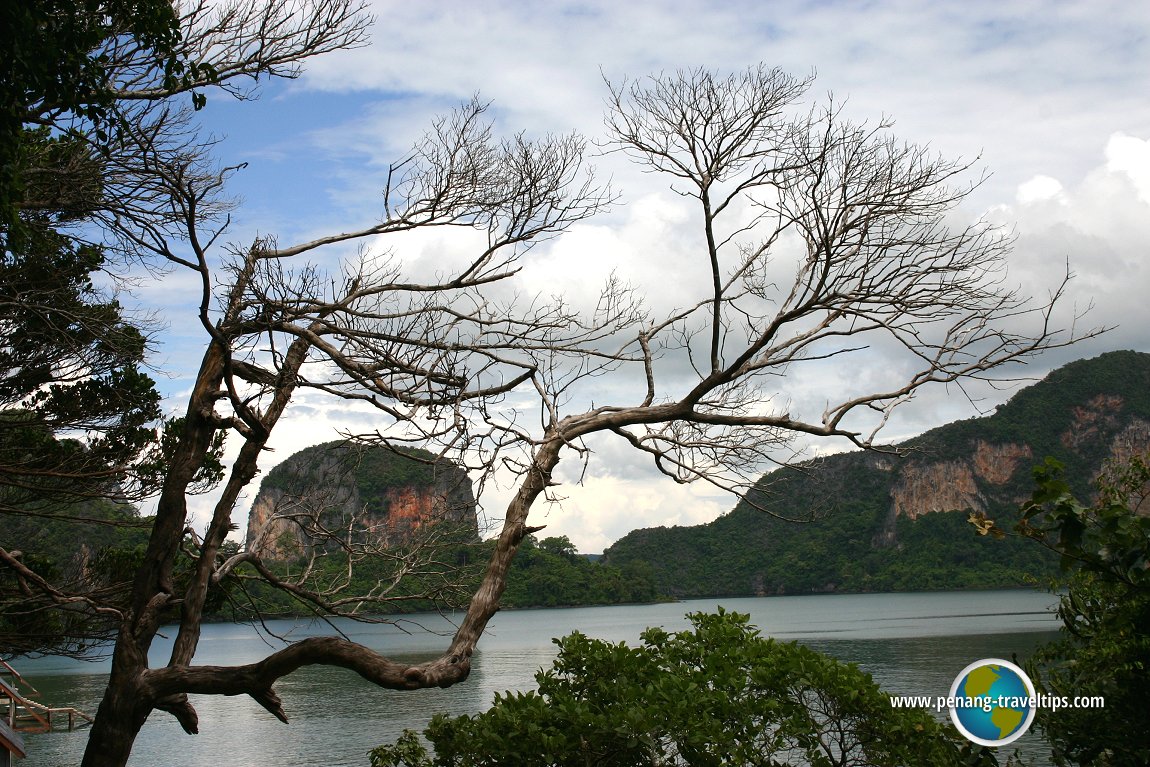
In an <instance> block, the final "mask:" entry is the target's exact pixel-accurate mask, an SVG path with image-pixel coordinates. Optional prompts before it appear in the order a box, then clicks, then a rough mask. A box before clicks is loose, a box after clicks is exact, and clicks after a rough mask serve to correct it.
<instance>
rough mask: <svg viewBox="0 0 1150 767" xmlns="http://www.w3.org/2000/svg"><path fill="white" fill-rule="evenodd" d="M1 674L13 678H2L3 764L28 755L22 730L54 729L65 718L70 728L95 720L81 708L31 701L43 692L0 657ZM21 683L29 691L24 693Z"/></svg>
mask: <svg viewBox="0 0 1150 767" xmlns="http://www.w3.org/2000/svg"><path fill="white" fill-rule="evenodd" d="M0 675H7V676H9V677H10V678H11V682H8V681H5V680H4V679H3V678H0V767H10V765H11V764H12V757H13V756H16V757H17V758H20V759H23V758H24V755H25V754H24V738H23V737H22V736H21V734H20V733H23V732H33V733H35V732H50V731H51V730H52V729H53V728H59V727H63V722H64V720H65V719H66V720H67V722H68V729H69V730H73V729H75V728H77V727H83V726H85V725H89V724H91V723H92V721H93V720H92V717H90V716H88V715H87V714H85V713H84V712H83V711H80V710H79V709H75V708H72V707H70V706H64V707H52V706H45V705H44V704H43V703H39V702H37V701H34V700H29V699H28V698H29V697H36V696H39V695H40V693H39V692H38V691H37V690H36V688H35V687H33V686H32V685H30V684H29V683H28V680H26V679H25V678H24V677H22V676H20V672H18V671H17V670H16V669H14V668H12V667H11V666H9V665H8V663H7V662H5V661H3V660H0ZM17 685H20V686H22V687H23V688H24V689H26V690H27V692H26V693H23V694H21V692H20V690H19V688H18V687H17Z"/></svg>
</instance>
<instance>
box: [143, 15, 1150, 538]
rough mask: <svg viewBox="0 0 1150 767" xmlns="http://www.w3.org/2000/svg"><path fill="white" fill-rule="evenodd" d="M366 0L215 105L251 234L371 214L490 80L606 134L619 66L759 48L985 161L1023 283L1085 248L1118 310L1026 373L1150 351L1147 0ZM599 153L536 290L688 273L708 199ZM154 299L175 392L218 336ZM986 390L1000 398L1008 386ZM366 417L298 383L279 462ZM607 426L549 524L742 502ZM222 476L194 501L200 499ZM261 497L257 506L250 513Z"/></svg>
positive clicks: (359, 221) (901, 432)
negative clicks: (406, 158)
mask: <svg viewBox="0 0 1150 767" xmlns="http://www.w3.org/2000/svg"><path fill="white" fill-rule="evenodd" d="M372 7H373V12H374V14H375V16H376V23H375V25H374V27H373V30H372V42H371V45H370V46H368V47H365V48H362V49H359V50H355V51H348V52H341V53H338V54H334V55H330V56H327V57H323V58H319V59H315V60H313V61H311V62H309V63H308V65H307V69H306V72H305V73H304V75H303V76H302V77H301V78H300V79H299V80H297V81H293V82H279V83H271V84H268V85H265V86H264V87H263V88H262V90H261V98H260V99H259V100H258V101H255V102H244V103H241V102H233V101H230V100H229V99H228V97H227V96H224V95H222V94H211V95H209V102H208V107H207V109H206V110H205V111H204V112H203V113H202V119H203V122H204V125H205V127H206V128H207V129H208V130H210V131H211V132H213V133H215V134H217V135H219V136H220V137H221V142H220V144H219V146H218V152H219V156H220V159H221V161H223V162H225V163H227V164H232V163H238V162H246V163H248V166H247V168H246V169H245V170H243V171H242V172H241V173H240V174H238V175H237V177H236V178H235V179H234V182H233V186H232V191H233V193H235V194H236V195H237V196H238V197H239V198H241V200H242V205H241V206H240V207H239V208H238V209H237V211H236V213H235V216H234V224H233V226H232V229H231V239H232V240H233V241H236V242H239V243H243V242H245V241H246V240H249V239H250V238H251V237H252V236H253V235H254V234H256V233H259V234H274V235H275V236H276V237H277V238H278V239H279V241H280V242H281V243H284V244H286V243H289V242H292V241H297V240H303V239H310V238H311V237H312V236H314V235H317V234H323V233H330V232H333V231H343V230H347V229H353V228H360V227H363V226H365V225H368V224H370V223H371V222H372V221H373V220H374V218H375V217H377V216H378V215H379V202H380V189H381V187H382V183H383V178H384V174H385V172H386V168H387V165H388V163H389V162H391V161H393V160H395V159H397V158H399V157H401V156H402V154H403V153H404V151H405V149H406V148H407V147H409V146H410V145H411V144H412V142H413V141H414V140H415V139H416V138H418V136H419V135H420V134H421V133H422V132H423V131H424V130H425V129H426V128H427V126H428V125H429V124H430V121H431V120H432V119H433V118H434V116H435V115H437V114H442V113H444V112H446V111H448V110H449V109H451V108H452V107H454V106H456V105H458V104H459V103H461V102H463V101H465V100H467V99H469V98H470V97H472V96H473V95H475V94H476V93H478V94H479V95H480V96H481V97H482V98H484V99H490V100H491V101H492V103H493V111H492V114H493V115H494V118H495V121H496V125H497V127H498V129H499V130H500V131H503V132H505V133H507V134H510V133H513V132H516V131H520V130H522V131H525V132H526V133H527V134H529V135H542V134H545V133H565V132H569V131H572V130H574V131H578V132H580V133H582V134H584V135H585V136H587V137H588V138H590V139H594V138H597V137H601V136H602V135H603V128H602V117H603V111H604V97H605V95H606V89H605V87H604V84H603V78H604V77H606V78H608V79H610V80H612V81H616V82H617V81H619V80H621V79H622V78H624V77H629V78H636V77H642V76H644V75H648V74H655V73H658V72H661V71H673V70H675V69H679V68H690V67H697V66H703V67H708V68H714V69H718V70H722V71H734V70H738V69H742V68H745V67H747V66H750V65H754V64H757V63H759V62H764V63H766V64H767V65H769V66H779V67H781V68H783V69H786V70H788V71H790V72H792V73H795V74H807V73H810V72H816V73H817V75H818V78H817V81H816V83H815V85H814V87H813V88H812V90H811V92H810V99H811V100H812V101H814V100H818V99H820V98H823V97H825V95H826V94H828V93H833V94H834V95H835V98H836V99H838V100H842V99H845V100H846V102H847V106H846V111H847V114H848V115H849V116H850V117H852V118H854V119H856V120H869V121H872V122H873V121H875V120H878V119H880V118H881V117H883V116H890V117H892V118H894V120H895V122H896V124H895V129H894V130H895V133H896V134H897V135H899V136H900V137H901V138H904V139H906V140H908V141H913V142H916V143H921V144H928V145H929V146H930V147H931V148H932V149H934V150H936V151H937V152H939V153H941V154H942V155H944V156H947V157H951V158H954V157H962V158H967V159H975V158H978V160H977V163H976V165H977V167H979V168H985V169H986V170H987V171H989V172H990V173H991V174H992V175H991V176H990V178H989V179H988V180H987V181H986V182H985V183H984V184H983V185H982V186H981V187H980V188H979V189H977V190H976V191H975V192H974V193H973V194H972V195H971V196H970V198H969V199H968V201H967V206H966V207H965V208H964V209H963V215H968V216H969V217H970V218H971V219H974V218H977V217H979V216H982V215H986V216H989V217H990V218H992V219H993V220H995V221H999V222H1002V223H1005V224H1008V225H1010V226H1013V227H1014V228H1015V229H1016V231H1017V233H1018V241H1017V244H1016V247H1015V250H1014V254H1013V256H1012V259H1011V275H1010V276H1011V279H1012V280H1013V281H1014V282H1016V283H1018V284H1021V285H1024V286H1026V288H1027V289H1028V290H1030V291H1031V292H1034V293H1036V294H1038V295H1043V294H1044V291H1046V290H1047V289H1049V288H1051V287H1053V286H1054V285H1055V283H1056V278H1057V274H1058V273H1059V271H1060V270H1061V269H1062V268H1063V266H1064V264H1065V263H1066V261H1067V260H1069V262H1070V265H1071V268H1072V269H1073V270H1074V272H1075V273H1076V274H1077V275H1078V278H1077V279H1076V280H1075V282H1074V283H1073V284H1072V288H1071V293H1070V295H1069V299H1070V301H1071V302H1072V303H1073V304H1075V305H1077V306H1078V307H1080V308H1081V307H1084V306H1086V305H1088V304H1089V303H1091V302H1092V301H1093V302H1094V303H1095V304H1096V308H1095V310H1094V312H1093V313H1092V315H1091V316H1090V318H1089V321H1090V324H1094V325H1101V324H1116V325H1119V327H1118V329H1117V330H1115V331H1114V332H1112V333H1110V334H1108V335H1106V336H1104V337H1102V338H1100V339H1097V340H1093V341H1090V342H1087V343H1084V344H1082V345H1081V346H1077V347H1073V348H1071V349H1069V350H1063V351H1059V352H1056V353H1051V354H1048V355H1046V356H1044V357H1042V358H1040V359H1038V360H1036V361H1035V362H1034V363H1033V364H1032V365H1031V366H1030V368H1029V369H1028V370H1027V371H1025V372H1026V374H1027V375H1030V376H1035V377H1039V376H1041V375H1043V374H1045V372H1046V371H1048V370H1049V369H1051V368H1053V367H1056V366H1058V365H1060V364H1062V363H1064V362H1066V361H1068V360H1070V359H1076V358H1080V357H1087V356H1094V355H1096V354H1098V353H1100V352H1102V351H1106V350H1110V349H1118V348H1132V349H1137V350H1141V351H1150V312H1148V310H1147V309H1146V308H1145V304H1146V301H1145V299H1144V293H1145V292H1146V290H1147V288H1148V287H1150V273H1148V269H1150V266H1148V263H1147V262H1148V255H1150V252H1148V251H1150V99H1148V97H1147V94H1150V4H1146V3H1136V2H1091V3H1079V2H1022V1H1020V0H1005V1H1001V2H977V1H976V2H963V3H924V2H878V1H876V2H797V1H794V2H727V3H722V4H716V3H705V2H628V3H607V2H602V3H596V2H591V3H518V2H483V3H452V2H427V3H392V2H382V1H379V0H376V1H375V2H373V3H372ZM593 162H594V163H595V164H596V165H597V166H598V167H599V170H600V174H601V175H602V176H604V177H610V178H612V180H613V185H614V186H615V188H616V189H617V190H618V191H619V192H620V194H621V199H620V204H619V205H617V206H615V207H614V208H613V209H612V210H611V211H609V212H607V213H606V214H603V215H601V216H600V217H598V218H596V219H595V220H593V221H591V222H588V223H587V224H585V225H581V226H579V227H577V229H576V230H574V231H572V232H571V233H570V235H569V236H567V237H564V238H561V239H559V240H557V241H555V242H553V243H550V244H548V245H547V246H545V247H543V248H540V249H539V250H537V251H533V253H532V255H531V259H532V260H531V262H530V264H529V268H528V269H527V270H525V273H524V275H523V277H522V284H521V286H520V287H521V289H523V290H526V291H532V290H535V291H541V292H544V293H547V292H560V293H563V294H564V295H567V296H570V297H573V299H574V300H580V299H581V298H585V297H589V296H592V295H593V294H594V293H595V291H596V290H597V287H598V284H599V280H600V279H601V278H602V277H604V276H605V275H606V274H607V273H608V272H609V271H611V270H612V269H614V270H616V271H618V272H619V273H620V274H621V275H623V276H624V277H625V278H627V279H628V280H631V281H632V282H634V283H635V284H636V285H637V286H638V287H639V288H640V289H642V290H646V291H648V292H650V293H652V294H654V293H659V292H663V291H665V289H666V286H667V284H668V277H669V276H672V277H673V275H668V274H667V273H665V270H664V268H663V265H664V263H665V262H664V260H663V259H664V255H663V254H664V253H665V251H666V249H667V248H672V249H674V248H682V247H685V246H684V245H683V244H684V243H688V242H689V241H690V239H691V238H692V237H693V236H694V230H693V229H692V228H691V225H692V219H691V211H690V209H689V208H685V207H684V203H683V201H682V200H681V199H680V198H677V197H676V196H675V195H673V194H671V193H670V192H668V190H667V189H666V188H665V187H664V186H661V185H660V183H659V182H658V180H657V179H653V178H652V177H651V176H649V175H645V174H641V173H639V172H637V170H636V169H635V168H634V167H632V166H628V165H627V164H626V163H624V162H623V161H622V160H621V158H620V157H619V156H617V155H608V156H603V157H598V158H593ZM417 246H418V247H419V248H421V251H420V253H418V254H416V255H414V256H413V258H423V259H425V260H426V259H434V257H435V255H434V252H435V247H439V246H445V244H444V243H442V242H439V241H435V242H431V243H429V242H423V243H422V244H417ZM672 282H673V281H672ZM672 292H673V291H672ZM137 297H138V299H139V300H140V301H141V302H142V303H143V304H144V305H145V306H148V307H151V308H155V309H157V310H158V311H159V312H160V313H161V315H163V316H164V317H165V318H166V321H167V323H168V330H167V331H166V333H165V334H164V335H163V336H162V337H161V338H160V344H159V348H158V350H157V357H156V359H157V365H158V367H161V368H163V369H164V370H165V371H168V373H169V375H170V377H168V378H165V379H164V380H163V382H162V385H163V387H164V388H165V390H166V391H167V392H168V393H169V394H170V395H171V396H170V399H169V402H170V405H171V407H172V409H173V410H177V409H179V408H180V407H182V402H180V395H181V393H186V391H187V388H188V387H189V386H190V383H191V375H192V373H193V372H194V369H195V367H196V365H197V364H198V354H199V350H200V349H202V343H203V338H202V337H201V336H200V334H199V332H198V331H197V329H196V327H195V326H194V324H193V323H191V322H188V321H187V318H188V317H189V316H190V315H189V314H188V310H187V307H188V306H189V305H191V304H193V303H194V301H195V300H196V295H195V291H194V287H193V286H192V284H191V281H190V280H188V279H186V278H184V277H182V276H180V275H172V276H170V277H168V278H165V280H164V281H163V282H162V283H153V284H150V285H144V286H142V287H141V288H140V289H139V290H138V291H137ZM875 367H876V370H877V369H881V367H882V362H881V360H876V361H875ZM867 374H868V373H867V371H862V373H861V375H867ZM848 375H849V376H854V377H857V376H859V375H860V371H858V370H853V371H845V370H834V369H822V370H820V372H819V375H818V377H808V378H802V377H801V376H796V378H795V379H794V380H793V381H789V382H786V383H785V384H784V388H785V389H786V391H785V392H784V393H785V394H786V396H787V397H789V398H791V399H792V400H793V401H794V402H795V403H796V404H798V405H801V404H804V403H810V404H812V406H817V403H818V402H819V401H820V398H823V399H825V396H824V395H823V392H825V391H829V390H832V389H833V388H834V387H835V386H836V385H837V384H838V383H841V381H842V380H843V378H844V377H846V376H848ZM876 375H877V373H876ZM982 393H983V395H984V396H985V397H986V400H985V401H984V402H983V406H984V407H991V406H992V405H993V404H996V402H998V401H1001V400H1002V399H1004V398H1005V397H1006V396H1008V394H1009V392H997V391H993V390H986V391H984V392H982ZM953 394H954V393H953V392H948V391H946V390H944V389H940V390H937V391H929V392H924V393H923V395H922V396H920V397H918V398H917V399H916V400H915V401H914V402H912V403H910V404H909V405H907V406H906V407H905V408H904V409H903V411H902V412H901V413H900V414H899V416H898V418H896V419H895V420H894V422H892V424H891V425H890V427H889V428H888V431H887V437H888V438H889V439H891V440H898V439H903V438H905V437H907V436H910V435H912V434H915V433H918V432H919V431H922V430H924V429H927V428H930V427H933V426H937V425H939V424H941V423H945V422H947V421H950V420H954V419H956V418H961V417H968V416H970V415H973V414H974V410H973V408H972V407H971V406H970V405H969V403H967V402H965V400H964V398H962V397H957V396H953ZM364 418H365V415H364V414H363V413H362V412H358V411H355V409H354V408H350V407H349V406H347V405H346V404H343V403H331V402H326V401H321V400H320V399H318V398H303V399H302V400H301V401H300V403H299V406H298V407H297V408H296V409H295V410H294V411H291V412H289V416H288V418H287V420H286V421H285V422H284V423H283V424H282V425H281V426H280V428H279V433H278V434H277V435H276V437H275V438H274V439H273V445H274V446H275V447H276V453H275V454H274V455H273V456H272V457H271V459H270V461H269V464H268V465H269V466H270V465H271V464H273V463H274V462H275V461H276V460H277V459H279V458H281V457H286V456H287V455H288V454H290V453H291V452H293V451H294V450H296V449H299V448H302V447H304V446H306V445H309V444H314V443H316V442H319V441H323V440H325V439H332V438H334V437H335V436H336V431H337V429H339V428H347V426H348V424H352V423H363V421H364ZM593 447H594V448H595V449H596V451H597V455H596V456H594V457H593V458H592V459H591V462H590V464H589V465H588V469H587V473H586V474H585V475H584V477H583V484H582V485H581V486H578V485H577V484H576V483H575V480H576V479H577V478H578V476H579V470H580V469H581V466H575V467H572V468H570V469H565V470H564V471H565V472H566V473H563V474H562V478H563V479H565V480H566V481H567V482H568V486H567V487H565V488H564V492H565V494H566V496H567V500H566V501H565V502H564V503H563V504H562V505H561V506H554V507H548V508H544V509H540V511H539V512H538V516H539V520H538V523H540V524H547V525H548V528H547V531H546V532H545V533H544V534H545V535H547V534H553V535H559V534H566V535H569V536H570V537H571V539H572V540H573V541H574V542H575V543H576V545H577V546H578V547H579V548H580V549H581V550H583V551H587V552H597V551H600V550H602V548H603V547H604V546H606V545H609V544H610V543H611V542H612V541H614V540H615V539H617V538H618V537H620V536H621V535H623V534H624V533H626V532H627V531H629V530H630V529H632V528H635V527H640V526H650V525H660V524H665V525H672V524H695V523H699V522H702V521H706V520H707V519H711V518H713V517H714V516H716V515H717V514H720V513H722V512H724V511H726V510H728V509H729V508H730V507H731V506H732V505H733V501H732V500H731V499H729V498H724V497H721V496H716V495H715V493H714V491H708V490H705V489H701V488H684V487H681V486H674V485H669V484H668V483H667V482H664V481H662V480H660V479H659V478H658V477H656V476H653V475H652V473H651V471H650V469H649V467H648V466H647V465H646V462H645V461H643V460H642V459H641V458H640V457H638V456H634V455H631V454H630V453H628V452H627V451H626V450H624V449H621V448H620V447H619V446H617V445H614V444H602V445H600V444H595V445H593ZM816 449H817V448H816ZM572 463H575V462H574V461H572ZM501 492H503V491H497V492H495V493H494V494H493V495H492V497H491V498H489V499H487V500H486V502H485V507H486V510H487V513H488V514H489V515H490V516H491V517H493V518H498V517H499V516H501V515H500V511H499V506H500V502H501V500H502V497H501ZM209 500H210V498H204V499H200V500H199V501H197V503H196V508H197V509H199V519H200V520H201V521H202V520H203V519H204V518H205V517H204V513H203V509H205V508H206V504H207V502H208V501H209ZM620 508H626V509H627V512H626V514H621V513H620V512H619V509H620ZM246 512H247V507H246V505H241V508H239V509H237V513H236V518H237V521H239V520H240V519H241V518H243V517H245V516H246Z"/></svg>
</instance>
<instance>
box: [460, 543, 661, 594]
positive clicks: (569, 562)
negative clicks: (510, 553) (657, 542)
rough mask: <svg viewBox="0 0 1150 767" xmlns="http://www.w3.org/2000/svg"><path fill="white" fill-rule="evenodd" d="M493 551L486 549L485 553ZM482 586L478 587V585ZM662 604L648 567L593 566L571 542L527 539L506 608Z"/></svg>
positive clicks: (517, 559)
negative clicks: (659, 601) (640, 603)
mask: <svg viewBox="0 0 1150 767" xmlns="http://www.w3.org/2000/svg"><path fill="white" fill-rule="evenodd" d="M491 547H492V544H491V543H488V544H485V549H484V550H486V549H489V548H491ZM477 585H478V584H477ZM660 598H661V595H660V593H659V592H658V590H657V589H656V588H655V584H654V580H653V578H652V574H651V570H650V568H649V567H644V566H643V565H642V564H641V563H640V564H633V565H626V566H621V567H620V566H616V565H610V564H607V563H605V562H601V561H600V562H592V561H591V560H589V559H587V557H584V556H582V555H581V554H579V553H578V552H577V551H576V550H575V546H574V545H573V544H572V543H571V541H570V540H569V539H568V538H567V536H560V537H558V538H544V539H543V540H542V541H538V542H537V541H536V540H535V539H534V538H533V537H531V536H528V537H527V538H526V539H525V540H524V541H523V543H522V544H521V546H520V548H519V553H518V554H516V555H515V562H514V563H513V564H512V566H511V572H510V573H509V574H508V576H507V590H506V591H504V592H503V597H502V599H501V600H500V603H501V604H502V605H503V606H504V607H512V608H514V607H574V606H578V605H603V604H622V603H632V602H655V601H658V600H659V599H660Z"/></svg>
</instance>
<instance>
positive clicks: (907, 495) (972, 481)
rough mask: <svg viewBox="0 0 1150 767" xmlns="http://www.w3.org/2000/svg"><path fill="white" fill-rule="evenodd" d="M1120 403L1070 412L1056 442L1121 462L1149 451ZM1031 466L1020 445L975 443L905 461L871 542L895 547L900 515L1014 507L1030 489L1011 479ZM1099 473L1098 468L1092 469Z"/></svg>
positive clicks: (1101, 401) (1147, 438)
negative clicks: (951, 455)
mask: <svg viewBox="0 0 1150 767" xmlns="http://www.w3.org/2000/svg"><path fill="white" fill-rule="evenodd" d="M1125 404H1126V402H1125V399H1124V398H1123V397H1121V396H1119V395H1115V394H1107V395H1099V396H1096V397H1094V398H1092V399H1091V400H1089V401H1088V402H1087V403H1085V404H1084V405H1081V406H1077V407H1074V408H1073V410H1072V417H1071V419H1070V423H1069V426H1068V427H1067V428H1066V429H1065V430H1063V431H1062V432H1061V433H1060V434H1059V435H1058V442H1059V443H1060V445H1061V446H1062V447H1063V448H1064V449H1065V450H1067V451H1070V452H1071V453H1083V452H1090V453H1091V454H1097V453H1098V452H1099V448H1101V452H1102V453H1103V454H1104V456H1105V458H1107V459H1113V460H1118V461H1121V460H1124V459H1128V458H1130V456H1132V455H1135V454H1143V453H1145V452H1147V451H1148V450H1150V422H1147V421H1145V420H1143V419H1141V418H1138V417H1130V416H1129V415H1127V416H1125V418H1124V417H1123V408H1124V405H1125ZM1034 463H1035V460H1034V451H1033V450H1032V449H1031V447H1030V446H1029V445H1023V444H1013V443H1005V444H992V443H989V442H987V441H985V440H977V441H976V442H975V444H974V449H973V451H972V452H971V453H970V454H969V455H968V456H965V457H962V458H958V459H952V460H946V461H929V460H926V459H921V458H920V459H915V458H913V457H912V458H909V459H908V460H906V461H905V462H904V463H903V464H902V466H901V467H899V468H898V469H896V479H895V480H894V482H893V483H892V485H891V491H890V495H891V507H890V519H889V520H888V522H887V524H884V525H883V528H882V531H881V532H880V534H879V535H878V536H877V537H876V539H875V542H876V544H878V545H886V546H889V545H892V544H893V543H895V540H894V535H893V530H894V522H893V520H894V519H896V518H898V517H900V516H903V517H907V518H908V519H911V520H914V519H917V518H918V517H920V516H922V515H923V514H929V513H931V512H938V511H976V512H980V513H986V512H987V511H988V508H989V507H991V506H994V505H996V504H997V505H1001V504H1009V505H1012V506H1014V505H1018V504H1020V503H1022V502H1023V501H1025V500H1026V499H1027V498H1028V497H1029V492H1030V486H1029V485H1026V484H1023V483H1021V482H1016V481H1015V480H1018V479H1022V480H1025V479H1026V477H1019V476H1018V475H1019V472H1018V470H1019V468H1020V467H1022V468H1023V469H1026V468H1028V467H1030V466H1031V465H1033V464H1034ZM1100 468H1101V463H1099V464H1098V465H1097V466H1096V467H1095V472H1094V473H1095V476H1097V470H1098V469H1100Z"/></svg>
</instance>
